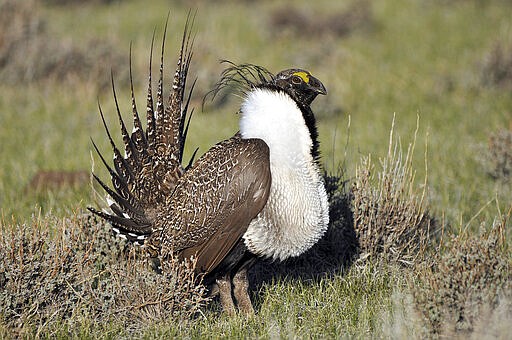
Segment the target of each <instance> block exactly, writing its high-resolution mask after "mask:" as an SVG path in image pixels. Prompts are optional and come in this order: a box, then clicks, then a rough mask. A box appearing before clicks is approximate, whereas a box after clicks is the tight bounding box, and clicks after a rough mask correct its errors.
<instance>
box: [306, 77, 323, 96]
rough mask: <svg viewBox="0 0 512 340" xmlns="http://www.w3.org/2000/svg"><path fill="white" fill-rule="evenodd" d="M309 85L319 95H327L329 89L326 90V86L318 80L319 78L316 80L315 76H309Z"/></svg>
mask: <svg viewBox="0 0 512 340" xmlns="http://www.w3.org/2000/svg"><path fill="white" fill-rule="evenodd" d="M308 85H309V86H310V88H311V89H312V90H313V91H314V92H315V93H317V94H323V95H326V94H327V89H326V88H325V86H324V84H322V82H321V81H320V80H318V79H317V78H315V77H313V76H309V82H308Z"/></svg>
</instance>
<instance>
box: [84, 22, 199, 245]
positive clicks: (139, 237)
mask: <svg viewBox="0 0 512 340" xmlns="http://www.w3.org/2000/svg"><path fill="white" fill-rule="evenodd" d="M193 21H194V15H191V14H190V13H189V15H188V17H187V22H186V24H185V28H184V32H183V37H182V41H181V48H180V53H179V55H178V61H177V67H176V72H175V73H174V79H173V82H172V88H171V90H170V92H169V96H168V99H167V103H164V95H163V93H164V85H163V83H164V76H163V74H164V61H163V59H164V46H165V36H166V32H167V21H166V24H165V29H164V37H163V39H162V50H161V56H160V69H159V78H158V85H157V90H156V98H155V97H154V94H153V88H152V67H151V62H152V59H153V46H154V40H155V34H154V33H153V38H152V40H151V51H150V57H149V58H150V60H149V76H148V93H147V100H146V120H147V123H146V130H144V127H143V126H142V122H141V119H140V116H139V112H138V109H137V103H136V100H135V95H134V89H133V74H132V60H131V57H132V52H131V45H130V92H131V106H132V120H133V130H132V132H131V133H129V132H128V129H127V127H126V124H125V122H124V120H123V118H122V115H121V111H120V109H119V103H118V100H117V94H116V89H115V84H114V77H113V76H112V77H111V78H112V92H113V97H114V102H115V105H116V113H117V117H118V120H119V125H120V128H121V136H122V140H123V145H124V155H121V151H120V149H119V148H118V147H117V146H116V144H115V142H114V140H113V138H112V135H111V133H110V130H109V128H108V126H107V124H106V121H105V116H104V114H103V111H102V109H101V106H100V105H98V107H99V113H100V117H101V120H102V123H103V126H104V128H105V131H106V134H107V138H108V140H109V142H110V145H111V147H112V150H113V153H114V156H113V166H110V165H109V164H108V162H107V161H106V160H105V158H104V157H103V155H102V154H101V152H100V151H99V149H98V147H97V146H96V144H95V143H94V141H93V142H92V143H93V146H94V149H95V150H96V152H97V153H98V155H99V157H100V158H101V160H102V162H103V164H104V165H105V167H106V169H107V170H108V172H109V174H110V178H111V182H112V187H109V186H108V185H107V184H105V182H103V181H102V180H101V179H100V178H99V177H98V176H96V175H95V174H93V176H94V178H95V180H96V181H97V182H98V183H99V185H100V186H101V187H102V188H103V189H104V190H105V191H106V193H107V198H106V200H107V204H108V205H109V208H110V211H106V210H101V211H100V210H97V209H95V208H92V207H89V208H88V209H89V210H90V211H91V212H92V213H94V214H96V215H98V216H100V217H102V218H103V219H105V220H106V221H108V222H109V223H110V224H111V225H112V227H113V230H114V231H115V232H116V233H118V234H119V235H121V236H123V237H125V238H126V239H128V240H130V241H132V242H136V243H139V244H142V243H143V242H144V240H145V239H146V238H147V237H149V236H150V235H151V233H152V232H153V231H154V230H153V228H152V226H153V223H154V212H155V210H156V209H157V206H159V205H161V204H162V203H164V202H165V201H166V200H168V199H169V198H170V197H171V196H172V193H173V190H174V188H175V187H176V184H177V182H178V179H179V178H180V177H181V176H182V175H183V173H184V172H185V171H186V169H187V168H188V167H189V166H190V165H191V164H192V162H193V158H194V156H195V152H194V155H193V156H192V158H191V160H190V161H189V163H188V166H187V167H183V166H182V161H183V151H184V147H185V141H186V137H187V132H188V127H189V124H190V118H191V116H192V112H193V110H192V111H191V112H190V113H189V111H188V108H189V103H190V97H191V94H192V91H193V88H194V85H195V81H194V83H193V84H192V86H191V87H190V90H189V92H188V96H187V99H186V100H185V92H186V90H185V89H186V82H187V74H188V70H189V66H190V61H191V59H192V45H193V38H192V37H191V27H192V26H193ZM155 99H156V103H155ZM155 104H156V107H155ZM196 151H197V150H196Z"/></svg>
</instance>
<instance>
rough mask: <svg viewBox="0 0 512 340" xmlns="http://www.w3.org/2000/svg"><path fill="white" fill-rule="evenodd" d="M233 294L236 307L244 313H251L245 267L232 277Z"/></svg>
mask: <svg viewBox="0 0 512 340" xmlns="http://www.w3.org/2000/svg"><path fill="white" fill-rule="evenodd" d="M233 285H234V295H235V299H236V303H237V305H238V309H239V310H240V312H242V313H244V314H246V315H253V314H254V308H253V307H252V302H251V298H250V297H249V291H248V289H249V280H248V278H247V268H243V269H241V270H239V271H238V272H237V273H236V274H235V276H234V277H233Z"/></svg>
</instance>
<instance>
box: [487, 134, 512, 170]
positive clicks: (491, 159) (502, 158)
mask: <svg viewBox="0 0 512 340" xmlns="http://www.w3.org/2000/svg"><path fill="white" fill-rule="evenodd" d="M485 163H486V164H487V166H488V172H489V174H490V175H491V176H492V177H493V178H495V179H502V180H508V179H510V177H511V176H512V130H508V129H501V130H499V131H497V132H495V133H493V134H491V135H490V136H489V142H488V151H487V154H486V155H485Z"/></svg>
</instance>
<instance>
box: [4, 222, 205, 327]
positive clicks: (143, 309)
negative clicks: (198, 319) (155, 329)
mask: <svg viewBox="0 0 512 340" xmlns="http://www.w3.org/2000/svg"><path fill="white" fill-rule="evenodd" d="M51 230H53V231H54V232H53V233H52V232H51ZM144 258H145V256H144V255H143V253H142V250H140V249H139V248H136V247H131V246H129V245H128V244H126V243H125V241H123V240H121V239H119V238H115V237H113V235H111V233H110V231H109V228H108V227H106V226H105V225H104V224H103V223H101V222H98V221H97V220H96V219H95V218H94V217H92V216H90V215H84V216H83V217H76V218H73V219H64V220H62V221H53V220H41V219H35V222H34V223H33V224H32V225H10V226H9V225H3V227H2V232H1V234H0V306H1V309H0V310H1V314H0V322H1V323H3V324H4V325H5V327H7V328H8V329H10V331H11V332H13V333H16V334H18V335H23V334H24V333H27V332H28V333H34V334H37V335H47V336H48V335H50V334H52V332H54V331H58V330H61V331H62V329H63V328H65V327H69V329H73V327H71V326H72V325H73V324H76V323H79V322H81V321H80V320H81V317H83V316H84V315H86V316H87V319H88V320H91V321H90V322H92V323H93V326H95V327H101V326H102V325H103V324H107V323H108V322H109V321H110V322H115V323H120V324H121V325H123V328H124V329H128V330H137V329H140V328H143V327H149V326H151V325H152V324H155V323H158V322H161V321H163V320H167V319H169V318H175V319H179V318H189V317H191V316H192V315H195V314H196V313H197V312H198V311H199V309H200V308H201V307H202V306H204V305H205V304H206V303H207V302H208V301H209V299H208V298H206V297H205V288H204V286H202V285H201V284H198V280H197V279H196V277H195V274H194V264H193V263H190V262H187V263H182V262H179V261H178V260H177V259H172V260H171V261H170V262H167V263H166V264H164V266H163V268H162V269H163V275H160V274H157V273H156V272H154V271H153V270H151V269H150V268H149V265H148V263H147V261H146V260H145V259H144Z"/></svg>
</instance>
